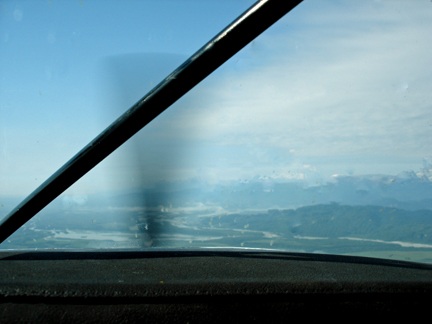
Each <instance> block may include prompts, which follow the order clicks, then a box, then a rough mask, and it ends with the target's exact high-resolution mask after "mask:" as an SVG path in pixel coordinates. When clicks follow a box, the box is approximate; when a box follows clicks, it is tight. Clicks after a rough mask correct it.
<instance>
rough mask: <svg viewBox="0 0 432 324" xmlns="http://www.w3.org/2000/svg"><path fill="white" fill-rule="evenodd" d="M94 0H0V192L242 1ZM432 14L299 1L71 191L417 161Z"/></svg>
mask: <svg viewBox="0 0 432 324" xmlns="http://www.w3.org/2000/svg"><path fill="white" fill-rule="evenodd" d="M100 3H101V2H98V1H85V0H81V1H69V2H65V1H53V0H52V1H32V2H29V1H23V2H20V1H0V52H1V57H0V113H1V116H0V196H2V195H3V196H5V195H12V196H22V197H25V196H26V195H28V194H29V193H30V192H31V191H32V190H34V189H35V188H36V187H37V186H38V185H40V184H41V183H42V181H43V180H45V179H46V178H48V177H49V176H50V175H51V174H52V173H53V172H54V171H56V170H57V169H58V168H59V167H60V166H61V165H63V164H64V163H65V162H66V161H67V160H68V159H69V158H71V157H72V156H73V155H74V154H75V153H76V152H77V151H78V150H80V149H81V148H82V147H83V146H84V145H86V144H87V143H88V142H89V141H90V140H92V139H93V138H94V137H95V136H96V135H97V134H98V133H99V132H100V131H102V130H103V129H104V128H105V127H106V126H108V124H109V123H110V122H111V121H113V120H114V119H115V118H116V117H118V116H119V115H120V114H121V113H122V112H123V111H124V110H126V109H127V108H129V107H130V105H132V104H133V103H134V102H136V101H137V100H138V99H139V98H140V97H141V96H142V95H144V94H145V93H146V92H147V91H149V90H150V89H151V87H152V86H154V85H155V84H156V83H157V82H158V81H160V80H161V79H162V78H163V77H164V76H166V75H167V74H168V73H169V72H170V71H171V70H172V69H174V68H176V67H177V66H178V65H179V64H180V63H182V61H184V60H185V59H186V58H187V57H188V56H190V55H191V54H193V53H194V52H195V51H196V50H197V49H199V48H200V47H201V46H202V45H203V44H204V43H205V42H206V41H208V40H209V39H210V38H211V37H213V36H214V35H215V34H216V33H217V32H218V31H220V30H221V29H222V28H223V27H224V26H226V25H227V24H228V23H229V22H231V21H232V20H233V19H234V18H235V17H237V16H238V15H239V14H240V13H241V12H242V11H244V10H245V9H246V8H247V7H248V6H249V5H251V4H252V2H251V1H197V2H193V1H191V2H188V1H122V2H120V5H119V2H117V1H104V2H103V4H104V6H100ZM431 18H432V3H430V1H420V0H419V1H415V2H413V1H397V2H395V1H362V2H354V1H305V2H304V3H303V4H301V5H300V6H299V7H297V8H295V9H294V10H293V11H292V12H291V13H290V14H289V15H287V16H286V17H284V18H283V19H282V20H281V21H279V22H278V23H277V24H276V25H275V26H273V27H271V28H270V29H269V30H268V31H267V32H266V33H264V34H263V35H261V36H260V37H259V38H257V39H256V40H255V41H254V42H253V43H251V44H250V45H248V46H247V47H246V48H245V49H244V50H243V51H242V52H241V53H239V54H237V55H236V56H235V57H233V58H232V59H231V60H230V61H229V62H227V63H226V64H225V65H224V66H222V67H221V68H220V69H219V70H218V71H216V72H215V73H214V74H213V75H211V76H210V77H209V78H207V79H206V80H205V81H203V82H202V83H201V84H200V85H198V86H197V87H196V88H195V89H193V90H192V91H191V92H190V93H188V94H187V95H186V96H185V97H183V98H182V99H180V100H179V101H178V102H177V103H176V104H174V105H173V107H171V108H170V109H169V110H168V111H166V112H164V113H163V114H162V115H161V116H160V117H158V118H157V119H156V120H155V121H154V122H152V123H151V124H150V125H148V127H146V128H145V129H143V130H142V131H141V132H140V133H139V134H137V136H135V138H134V139H133V140H132V141H130V142H128V143H126V145H124V147H122V148H120V149H119V151H118V152H116V153H114V155H113V156H111V157H109V158H107V159H106V161H104V162H102V164H101V165H100V166H98V167H97V168H95V169H94V170H92V171H91V172H90V173H89V174H88V175H86V176H85V177H84V178H83V179H82V180H80V181H78V182H77V183H76V184H75V185H74V186H72V187H71V188H70V189H69V190H68V192H69V193H70V194H80V193H92V192H97V191H98V190H100V189H99V188H101V187H102V188H114V187H115V188H120V189H125V190H126V189H128V188H131V187H133V186H135V185H136V183H137V182H140V183H142V182H143V183H146V184H147V183H148V184H151V183H154V182H156V181H159V180H170V181H182V180H186V179H191V178H199V179H203V180H205V181H208V182H209V183H213V184H214V183H218V182H220V181H224V180H230V179H239V178H240V179H252V178H253V177H254V176H256V175H271V176H273V177H275V178H277V179H280V180H281V181H293V180H296V179H297V180H302V181H303V180H308V181H310V182H311V183H316V182H317V181H320V182H325V181H328V179H329V178H330V177H331V176H332V175H333V174H359V175H361V174H373V173H385V174H397V173H399V172H402V171H410V170H414V171H418V170H419V168H421V166H422V159H423V158H425V157H428V156H431V155H432V141H430V138H431V130H432V127H431V125H430V124H431V123H432V118H431V113H432V110H431V102H432V100H431V99H432V98H431V96H432V95H431V93H432V86H431V85H432V80H431V73H430V72H431V71H430V67H431V66H432V62H431V60H432V59H431V56H430V53H431V52H432V34H431V33H430V30H432V26H431V25H432V19H431ZM156 53H165V54H164V55H162V56H161V55H157V54H156ZM149 62H151V64H149ZM134 67H135V68H134ZM137 84H139V86H137Z"/></svg>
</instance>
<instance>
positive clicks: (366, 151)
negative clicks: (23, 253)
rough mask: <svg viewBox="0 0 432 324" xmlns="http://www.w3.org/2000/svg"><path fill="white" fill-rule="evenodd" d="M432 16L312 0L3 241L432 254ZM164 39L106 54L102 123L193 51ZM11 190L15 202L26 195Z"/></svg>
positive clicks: (427, 10)
mask: <svg viewBox="0 0 432 324" xmlns="http://www.w3.org/2000/svg"><path fill="white" fill-rule="evenodd" d="M431 15H432V5H431V3H430V2H427V1H424V2H420V1H419V2H416V3H409V4H408V3H394V2H390V1H389V2H386V1H383V2H362V3H353V2H343V3H342V5H341V2H337V3H334V2H331V1H329V2H316V1H310V2H308V1H305V2H304V3H302V4H301V5H300V6H298V7H297V8H295V9H294V10H293V11H292V12H291V13H290V14H288V15H287V16H286V17H284V18H283V19H282V20H281V21H279V22H278V23H277V24H275V25H274V26H273V27H271V28H270V29H269V30H268V31H266V32H265V33H264V34H262V35H261V36H260V37H258V38H257V39H256V40H255V41H253V42H252V43H251V44H249V45H248V46H247V47H246V48H245V49H244V50H242V51H241V52H240V53H239V54H237V55H236V56H235V57H233V58H232V59H231V60H230V61H228V62H227V63H226V64H224V65H223V66H222V67H221V68H220V69H218V70H217V71H216V72H215V73H213V74H212V75H211V76H210V77H209V78H207V79H206V80H204V81H203V82H202V83H201V84H199V85H198V86H197V87H196V88H194V89H193V90H192V91H190V92H189V93H188V94H187V95H185V96H184V97H183V98H181V99H180V100H179V101H178V102H176V103H175V104H174V105H173V106H172V107H171V108H170V109H169V110H167V111H166V112H164V113H163V114H162V115H160V116H159V117H158V118H157V119H156V120H154V121H153V122H152V123H150V124H149V125H148V126H147V127H146V128H144V129H143V130H142V131H141V132H139V133H138V134H137V135H136V136H134V137H133V138H132V139H131V140H130V141H129V142H127V143H126V144H125V145H124V146H123V147H121V148H120V149H119V150H117V151H116V152H115V153H113V154H112V155H111V156H110V157H108V158H107V159H106V160H105V161H103V162H102V163H101V164H100V165H98V166H97V167H96V168H95V169H94V170H92V171H91V172H89V173H88V174H87V175H86V176H85V177H83V178H82V179H81V180H80V181H78V182H77V183H76V184H75V185H73V186H72V187H71V188H69V189H68V190H67V191H66V192H65V193H64V194H63V195H61V196H60V197H58V198H57V199H56V200H55V201H54V202H53V203H51V204H50V205H49V206H48V207H47V208H46V209H45V210H43V211H42V212H41V213H39V214H38V215H36V216H35V217H34V218H33V219H32V220H31V221H29V222H28V223H27V224H26V225H25V226H24V227H23V228H22V229H21V230H19V231H18V232H17V233H15V234H14V235H13V236H11V237H10V238H9V240H8V241H7V242H4V243H3V244H2V245H1V247H2V248H4V249H8V248H14V249H15V248H38V249H40V248H72V249H81V248H82V249H95V248H153V247H157V248H166V247H176V248H178V247H192V248H193V247H214V248H216V247H217V248H227V247H238V248H261V249H263V248H265V249H277V250H285V251H298V252H313V253H333V254H350V255H364V256H373V257H382V258H390V259H391V258H394V259H401V260H412V261H420V262H431V261H432V257H431V252H432V230H431V228H432V227H431V226H430V225H431V220H432V199H431V197H432V183H431V181H432V158H431V157H430V152H432V147H431V145H432V144H431V142H430V140H429V138H430V136H429V133H430V127H431V126H430V123H429V122H428V121H430V120H431V116H430V114H431V113H430V111H431V109H430V108H431V107H430V88H431V87H430V86H431V77H430V71H429V70H428V66H430V64H428V62H429V60H430V59H429V53H430V52H431V50H432V48H431V47H432V39H431V38H432V36H431V35H430V32H429V31H430V29H431V27H432V26H430V25H431V24H432V23H431V21H432V20H431V17H430V16H431ZM23 17H25V16H23ZM156 52H158V51H151V52H146V53H141V54H137V53H131V52H128V51H127V50H124V51H122V52H121V53H112V54H111V55H107V56H105V57H104V58H103V59H101V60H100V61H99V62H98V64H97V69H96V72H95V75H96V76H97V78H96V79H97V80H98V83H97V84H98V89H97V93H105V94H107V95H105V96H103V100H102V101H101V102H102V103H101V106H103V109H100V110H99V111H95V112H94V116H93V118H94V123H95V124H100V125H106V124H107V123H109V122H110V120H111V119H114V118H115V117H116V116H118V115H119V114H120V113H121V112H122V111H123V110H124V109H126V108H128V106H130V105H131V104H133V103H134V102H135V101H136V100H138V99H139V98H140V97H142V95H143V94H144V93H143V89H144V88H145V89H147V90H150V89H151V86H152V85H155V83H154V82H156V81H153V79H155V80H156V79H161V78H163V77H164V76H165V75H166V74H168V73H169V71H170V70H169V69H168V67H170V65H172V69H173V68H175V67H176V66H177V65H178V64H180V63H181V61H182V60H183V57H184V55H183V56H182V55H181V54H160V55H158V54H155V53H156ZM149 62H151V63H149ZM134 67H135V68H134ZM170 69H171V67H170ZM161 71H162V72H161ZM157 73H161V75H160V76H159V75H158V76H155V75H157ZM148 76H152V77H148ZM152 78H153V79H152ZM139 84H142V85H143V86H142V87H140V86H138V85H139ZM147 90H146V91H147ZM101 98H102V96H101ZM4 107H6V106H4ZM108 115H109V117H107V116H108ZM2 127H3V126H2ZM4 134H6V135H4V138H6V137H7V136H8V133H7V132H6V133H5V132H4ZM3 143H6V140H4V141H3ZM83 144H86V143H83ZM5 145H6V144H3V152H6V153H3V154H4V155H3V156H4V157H6V156H7V154H9V153H8V152H9V151H10V149H6V146H5ZM47 154H48V153H47ZM52 154H55V151H53V150H52V151H51V153H50V155H49V156H51V155H52ZM47 156H48V155H47ZM44 158H46V156H45V157H44ZM2 159H4V158H2ZM65 160H66V159H65ZM3 179H5V178H3ZM41 180H43V179H41ZM4 196H5V197H4V198H2V199H3V200H2V202H3V205H4V206H6V205H7V207H8V208H10V209H11V208H12V207H14V206H13V202H10V201H12V200H13V199H16V198H15V196H17V195H15V196H14V197H6V195H4ZM8 199H9V200H8ZM3 208H4V207H3Z"/></svg>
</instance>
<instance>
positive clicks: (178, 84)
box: [0, 0, 302, 243]
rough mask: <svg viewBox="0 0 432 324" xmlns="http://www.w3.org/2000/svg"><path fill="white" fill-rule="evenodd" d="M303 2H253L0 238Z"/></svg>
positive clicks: (0, 233)
mask: <svg viewBox="0 0 432 324" xmlns="http://www.w3.org/2000/svg"><path fill="white" fill-rule="evenodd" d="M301 1H302V0H260V1H257V2H256V3H255V4H254V5H253V6H252V7H250V8H249V9H248V10H246V11H245V12H244V13H243V14H242V15H240V16H239V17H238V18H237V19H236V20H234V22H232V23H231V24H230V25H228V27H226V28H225V29H224V30H222V31H221V32H220V33H219V34H218V35H217V36H215V37H214V38H213V39H211V40H210V41H209V42H208V43H207V44H205V45H204V46H203V47H202V48H201V49H199V50H198V51H197V52H196V53H195V54H194V55H192V56H191V57H190V58H189V59H188V60H187V61H186V62H184V63H183V64H182V65H180V67H178V68H177V69H176V70H175V71H174V72H172V73H171V74H170V75H169V76H168V77H167V78H165V80H163V81H162V82H161V83H159V84H158V85H157V86H156V87H154V88H153V89H152V90H151V91H150V92H149V93H148V94H146V95H145V96H144V97H143V98H142V99H141V100H139V101H138V102H137V103H136V104H135V105H134V106H133V107H132V108H130V109H129V110H127V111H126V112H125V113H124V114H123V115H121V116H120V117H119V118H118V119H117V120H116V121H114V122H113V123H112V124H111V125H110V126H109V127H108V128H106V129H105V130H104V131H103V132H102V133H100V134H99V135H98V136H97V137H96V138H95V139H94V140H92V141H91V142H90V143H89V144H88V145H87V146H86V147H84V148H83V149H82V150H81V151H80V152H78V153H77V154H76V155H75V156H74V157H73V158H72V159H70V160H69V161H68V162H67V163H66V164H65V165H63V166H62V167H61V168H60V169H59V170H57V172H55V173H54V174H53V175H52V176H51V177H49V178H48V179H47V180H46V181H45V182H44V183H42V184H41V185H40V186H39V187H38V188H37V189H36V190H35V191H33V192H32V193H31V194H30V195H29V196H28V197H27V198H26V199H24V200H23V201H22V202H21V203H20V204H19V205H18V206H17V207H15V208H14V209H13V210H12V211H11V212H10V213H9V214H8V215H7V216H6V217H5V218H3V219H2V221H1V222H0V243H2V242H3V241H4V240H5V239H7V238H8V237H9V236H10V235H12V234H13V233H14V232H15V231H16V230H17V229H19V228H20V227H21V226H22V225H24V224H25V223H26V222H27V221H28V220H30V219H31V218H32V217H33V216H34V215H35V214H36V213H38V212H39V211H40V210H41V209H42V208H44V207H45V206H46V205H48V204H49V203H50V202H51V201H53V200H54V199H55V198H56V197H57V196H58V195H60V194H61V193H62V192H63V191H65V190H66V189H67V188H69V187H70V186H71V185H72V184H73V183H75V182H76V181H77V180H78V179H80V178H81V177H82V176H83V175H84V174H86V173H87V172H88V171H90V170H91V169H92V168H93V167H94V166H96V165H97V164H98V163H99V162H101V161H102V160H103V159H105V158H106V157H107V156H108V155H109V154H111V153H112V152H113V151H114V150H116V149H117V148H118V147H119V146H120V145H122V144H123V143H124V142H126V141H127V140H128V139H129V138H131V137H132V136H133V135H134V134H135V133H137V132H138V131H139V130H140V129H141V128H143V127H144V126H145V125H147V124H148V123H149V122H150V121H152V120H153V119H154V118H156V117H157V116H158V115H159V114H160V113H162V112H163V111H164V110H165V109H167V108H168V107H169V106H171V105H172V104H173V103H174V102H175V101H177V100H178V99H179V98H181V97H182V96H183V95H184V94H186V93H187V92H188V91H189V90H190V89H192V88H193V87H194V86H195V85H197V84H198V83H199V82H201V81H202V80H203V79H204V78H205V77H207V76H208V75H209V74H210V73H212V72H213V71H214V70H216V69H217V68H218V67H219V66H221V65H222V64H223V63H224V62H226V61H227V60H228V59H229V58H230V57H232V56H233V55H234V54H236V53H237V52H238V51H240V50H241V49H242V48H243V47H244V46H246V45H247V44H248V43H249V42H251V41H252V40H253V39H254V38H255V37H257V36H258V35H259V34H261V33H262V32H263V31H264V30H266V29H267V28H268V27H270V26H271V25H273V24H274V23H275V22H276V21H277V20H279V19H280V18H281V17H283V16H284V15H285V14H286V13H287V12H289V11H290V10H291V9H293V8H294V7H295V6H296V5H298V4H299V3H300V2H301Z"/></svg>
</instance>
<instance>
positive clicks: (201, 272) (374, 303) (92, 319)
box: [0, 249, 432, 323]
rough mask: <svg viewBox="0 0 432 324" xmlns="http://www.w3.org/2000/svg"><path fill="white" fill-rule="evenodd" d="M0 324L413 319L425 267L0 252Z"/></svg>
mask: <svg viewBox="0 0 432 324" xmlns="http://www.w3.org/2000/svg"><path fill="white" fill-rule="evenodd" d="M0 264H1V270H0V271H1V276H0V278H1V279H0V299H1V303H0V307H1V311H0V321H1V322H2V323H29V322H36V323H46V322H53V323H54V322H56V323H76V322H80V323H101V322H104V323H139V322H149V323H150V322H151V323H166V322H170V323H171V322H172V323H198V322H207V323H218V322H221V321H224V322H230V323H232V322H240V321H242V322H244V321H246V322H253V323H257V322H267V323H270V322H287V321H289V320H290V319H293V316H296V317H295V318H296V319H299V318H302V319H303V320H305V319H323V318H331V319H333V320H343V319H345V320H346V319H347V318H359V319H363V320H366V319H368V318H374V319H377V318H380V319H397V318H398V317H399V316H402V315H404V316H405V315H406V316H410V318H411V319H414V318H420V316H422V315H426V314H427V312H428V307H427V306H428V301H429V300H430V297H431V293H432V267H431V266H430V265H425V264H418V263H412V262H403V261H391V260H382V259H373V258H363V257H350V256H336V255H320V254H306V253H288V252H275V251H261V252H260V251H248V250H243V251H242V250H221V251H206V250H205V249H202V250H182V251H141V252H137V251H121V252H119V251H98V252H52V251H50V252H38V251H31V252H30V251H28V252H18V251H14V252H2V253H1V255H0Z"/></svg>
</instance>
